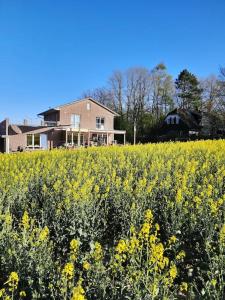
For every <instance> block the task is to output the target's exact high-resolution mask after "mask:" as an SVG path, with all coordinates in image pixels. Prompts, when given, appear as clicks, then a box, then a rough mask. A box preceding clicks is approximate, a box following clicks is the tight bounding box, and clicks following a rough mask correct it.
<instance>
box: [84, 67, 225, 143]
mask: <svg viewBox="0 0 225 300" xmlns="http://www.w3.org/2000/svg"><path fill="white" fill-rule="evenodd" d="M82 97H92V98H94V99H96V100H98V101H99V102H101V103H102V104H104V105H106V106H108V107H109V108H111V109H113V110H115V111H116V112H118V113H119V115H120V117H119V118H117V119H116V121H115V126H116V128H117V129H126V130H127V138H128V140H129V141H130V142H132V141H133V135H134V128H136V136H137V141H141V142H145V141H148V140H150V138H151V137H152V136H155V135H157V133H158V132H159V128H160V126H161V124H162V120H163V118H164V117H165V115H166V114H167V113H168V112H169V111H171V110H173V109H174V108H175V107H179V108H183V109H190V110H197V111H201V112H202V113H205V114H207V115H208V117H209V119H210V120H211V123H212V130H214V131H215V130H216V129H217V128H221V127H224V126H225V68H221V69H220V70H219V75H218V76H214V75H213V76H209V77H207V78H205V79H199V78H198V77H197V76H196V75H194V74H192V73H191V72H189V71H188V70H186V69H185V70H183V71H181V72H180V74H179V75H178V77H177V79H175V80H174V79H173V77H172V76H171V75H170V74H169V73H168V70H167V68H166V66H165V64H163V63H160V64H158V65H157V66H155V67H154V68H153V69H151V70H149V69H147V68H143V67H138V68H130V69H128V70H125V71H115V72H113V74H112V75H111V76H110V78H108V80H107V83H106V85H105V86H104V87H98V88H96V89H94V90H88V91H86V92H84V93H83V94H82Z"/></svg>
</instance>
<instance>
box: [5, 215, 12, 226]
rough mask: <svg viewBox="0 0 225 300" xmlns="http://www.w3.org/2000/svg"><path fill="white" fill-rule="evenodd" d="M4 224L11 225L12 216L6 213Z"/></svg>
mask: <svg viewBox="0 0 225 300" xmlns="http://www.w3.org/2000/svg"><path fill="white" fill-rule="evenodd" d="M5 223H6V224H7V225H11V224H12V216H11V215H10V213H7V214H6V215H5Z"/></svg>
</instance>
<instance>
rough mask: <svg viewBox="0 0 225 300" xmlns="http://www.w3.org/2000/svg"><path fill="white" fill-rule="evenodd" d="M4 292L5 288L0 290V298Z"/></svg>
mask: <svg viewBox="0 0 225 300" xmlns="http://www.w3.org/2000/svg"><path fill="white" fill-rule="evenodd" d="M4 294H5V289H1V290H0V298H2V297H3V296H4Z"/></svg>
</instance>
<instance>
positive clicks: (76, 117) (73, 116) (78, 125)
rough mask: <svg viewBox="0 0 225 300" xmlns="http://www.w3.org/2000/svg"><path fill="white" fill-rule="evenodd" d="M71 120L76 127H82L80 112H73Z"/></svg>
mask: <svg viewBox="0 0 225 300" xmlns="http://www.w3.org/2000/svg"><path fill="white" fill-rule="evenodd" d="M76 119H79V121H78V120H76ZM70 121H71V126H72V127H73V128H74V129H80V115H78V114H71V116H70Z"/></svg>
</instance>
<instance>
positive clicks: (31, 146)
mask: <svg viewBox="0 0 225 300" xmlns="http://www.w3.org/2000/svg"><path fill="white" fill-rule="evenodd" d="M37 134H38V135H39V145H38V147H39V148H41V135H40V133H29V134H27V138H28V135H31V136H32V145H28V139H27V141H26V146H27V147H28V148H32V149H34V148H35V147H37V146H35V145H34V136H35V135H37Z"/></svg>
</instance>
